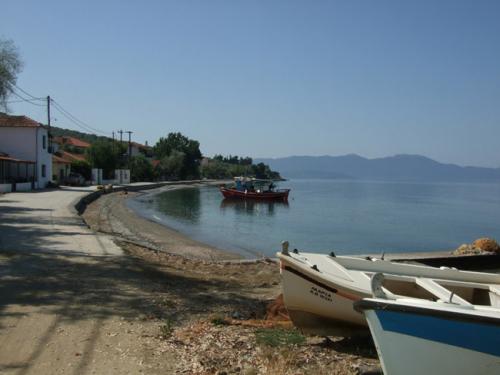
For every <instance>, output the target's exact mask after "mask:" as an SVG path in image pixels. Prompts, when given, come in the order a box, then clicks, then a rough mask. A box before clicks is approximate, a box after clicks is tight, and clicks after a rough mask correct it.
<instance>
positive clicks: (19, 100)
mask: <svg viewBox="0 0 500 375" xmlns="http://www.w3.org/2000/svg"><path fill="white" fill-rule="evenodd" d="M38 99H39V100H43V99H44V98H38ZM14 103H26V99H17V100H9V101H7V102H5V104H14ZM28 103H29V102H28ZM31 104H33V103H31ZM40 105H43V104H40Z"/></svg>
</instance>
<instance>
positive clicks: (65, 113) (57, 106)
mask: <svg viewBox="0 0 500 375" xmlns="http://www.w3.org/2000/svg"><path fill="white" fill-rule="evenodd" d="M13 86H14V87H15V88H16V89H18V90H19V91H21V92H22V93H23V94H25V95H27V96H28V97H30V98H31V99H27V98H24V97H23V96H21V95H19V94H18V93H16V92H15V91H14V90H12V93H13V94H14V95H15V96H17V97H18V98H20V100H13V101H10V102H8V103H19V102H27V103H30V104H32V105H36V106H39V107H44V106H45V104H39V103H35V102H34V101H35V100H46V98H37V97H35V96H34V95H31V94H30V93H29V92H27V91H26V90H24V89H22V88H21V87H19V86H17V85H16V84H13ZM50 102H51V103H52V104H53V105H54V108H55V109H56V110H57V111H59V113H61V114H62V115H63V116H64V117H66V118H67V119H68V120H69V121H71V122H72V123H73V124H75V125H76V126H78V127H79V128H81V129H84V130H86V131H89V132H91V133H92V132H97V133H100V134H104V135H108V136H109V134H110V133H109V132H105V131H102V130H99V129H97V128H94V127H93V126H90V125H89V124H87V123H85V122H84V121H82V120H80V119H79V118H78V117H76V116H75V115H73V114H71V112H69V111H68V110H66V109H64V107H63V106H62V105H61V104H59V103H58V102H56V101H55V100H54V99H52V98H51V99H50Z"/></svg>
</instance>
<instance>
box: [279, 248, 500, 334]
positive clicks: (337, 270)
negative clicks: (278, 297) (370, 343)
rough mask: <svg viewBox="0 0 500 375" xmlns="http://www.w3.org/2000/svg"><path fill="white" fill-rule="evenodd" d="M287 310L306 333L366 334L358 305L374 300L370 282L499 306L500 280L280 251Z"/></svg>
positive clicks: (396, 293)
mask: <svg viewBox="0 0 500 375" xmlns="http://www.w3.org/2000/svg"><path fill="white" fill-rule="evenodd" d="M277 255H278V257H279V259H280V269H281V275H282V284H283V297H284V302H285V306H286V308H287V310H288V312H289V314H290V318H291V319H292V321H293V323H294V325H295V326H296V327H298V328H300V329H301V330H302V331H303V332H304V333H309V334H315V335H324V336H352V335H355V334H357V333H367V323H366V319H365V317H364V316H363V315H362V314H360V313H359V312H357V311H355V310H354V307H353V303H354V302H356V301H359V300H361V299H363V298H369V297H371V296H372V293H371V286H370V278H371V276H372V275H373V274H375V273H378V272H383V273H384V274H386V278H385V281H384V285H383V287H384V293H386V294H387V295H388V296H390V298H392V299H396V298H398V297H400V296H407V297H414V298H421V299H427V300H430V301H437V300H446V299H448V298H450V296H451V295H452V294H453V296H454V301H455V302H457V303H460V304H462V305H464V306H465V305H471V304H476V305H484V306H497V307H500V275H498V274H492V273H482V272H470V271H460V270H456V269H450V268H435V267H429V266H420V265H413V264H402V263H393V262H390V261H386V260H381V259H375V258H370V259H364V258H355V257H347V256H338V257H336V256H335V255H334V254H331V255H327V254H316V253H302V252H298V251H295V250H294V252H289V251H288V249H287V246H284V247H283V250H282V251H281V252H279V253H278V254H277Z"/></svg>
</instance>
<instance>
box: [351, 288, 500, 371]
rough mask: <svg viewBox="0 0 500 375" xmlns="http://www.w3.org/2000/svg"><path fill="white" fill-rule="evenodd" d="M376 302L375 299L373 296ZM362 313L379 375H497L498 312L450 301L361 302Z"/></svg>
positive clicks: (499, 364) (499, 367)
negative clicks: (379, 365)
mask: <svg viewBox="0 0 500 375" xmlns="http://www.w3.org/2000/svg"><path fill="white" fill-rule="evenodd" d="M379 297H381V296H379ZM355 308H356V310H358V311H360V312H362V313H364V315H365V317H366V319H367V321H368V325H369V328H370V331H371V334H372V337H373V339H374V342H375V346H376V348H377V352H378V355H379V358H380V361H381V363H382V369H383V371H384V374H385V375H399V374H408V375H413V374H414V375H417V374H427V375H434V374H435V375H438V374H439V375H448V374H449V375H460V374H463V375H465V374H467V375H468V374H490V375H493V374H499V373H500V309H498V308H493V307H488V306H478V305H463V304H459V303H456V302H455V301H454V298H453V295H452V296H451V298H450V300H449V301H438V302H433V301H429V300H424V299H415V298H398V299H395V300H389V299H385V298H367V299H363V300H361V301H358V302H356V303H355Z"/></svg>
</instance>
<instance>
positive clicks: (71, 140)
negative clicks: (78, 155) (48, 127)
mask: <svg viewBox="0 0 500 375" xmlns="http://www.w3.org/2000/svg"><path fill="white" fill-rule="evenodd" d="M54 142H55V143H57V144H60V145H63V144H64V145H70V146H74V147H80V148H89V147H90V143H87V142H85V141H82V140H81V139H78V138H75V137H68V136H65V135H63V136H62V137H55V138H54Z"/></svg>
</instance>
